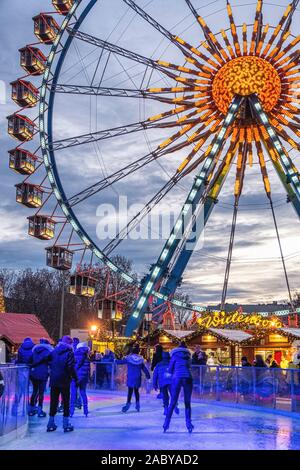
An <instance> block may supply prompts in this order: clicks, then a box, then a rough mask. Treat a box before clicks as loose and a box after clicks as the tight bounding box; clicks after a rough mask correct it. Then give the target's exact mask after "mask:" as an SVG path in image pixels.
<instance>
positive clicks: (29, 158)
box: [8, 148, 37, 175]
mask: <svg viewBox="0 0 300 470" xmlns="http://www.w3.org/2000/svg"><path fill="white" fill-rule="evenodd" d="M8 153H9V168H11V169H12V170H14V171H16V172H17V173H20V174H21V175H31V174H32V173H34V171H35V166H36V161H37V157H36V156H35V155H33V153H31V152H28V151H27V150H24V149H21V148H15V149H13V150H9V152H8Z"/></svg>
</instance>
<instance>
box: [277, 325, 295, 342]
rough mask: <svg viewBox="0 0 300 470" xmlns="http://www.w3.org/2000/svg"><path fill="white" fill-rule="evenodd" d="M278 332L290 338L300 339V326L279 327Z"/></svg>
mask: <svg viewBox="0 0 300 470" xmlns="http://www.w3.org/2000/svg"><path fill="white" fill-rule="evenodd" d="M278 333H279V334H282V335H283V336H287V337H289V338H290V339H295V340H300V328H279V329H278Z"/></svg>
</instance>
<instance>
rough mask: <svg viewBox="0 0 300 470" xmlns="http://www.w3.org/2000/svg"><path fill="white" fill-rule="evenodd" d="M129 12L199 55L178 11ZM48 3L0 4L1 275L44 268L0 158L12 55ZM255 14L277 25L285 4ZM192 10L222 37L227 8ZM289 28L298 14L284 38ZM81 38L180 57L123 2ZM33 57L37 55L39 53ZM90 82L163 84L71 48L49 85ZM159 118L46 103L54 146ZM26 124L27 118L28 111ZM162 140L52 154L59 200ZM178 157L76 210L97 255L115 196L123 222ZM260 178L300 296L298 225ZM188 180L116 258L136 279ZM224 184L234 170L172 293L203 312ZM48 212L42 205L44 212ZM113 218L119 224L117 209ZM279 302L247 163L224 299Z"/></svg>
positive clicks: (270, 247) (227, 192) (194, 30)
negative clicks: (127, 262) (186, 296)
mask: <svg viewBox="0 0 300 470" xmlns="http://www.w3.org/2000/svg"><path fill="white" fill-rule="evenodd" d="M83 3H87V0H83ZM137 3H138V4H139V5H140V6H143V7H144V8H145V9H146V11H147V12H148V13H149V14H151V15H152V16H154V17H155V18H156V19H157V20H158V21H159V22H160V23H161V24H163V25H164V26H165V27H166V28H168V29H169V30H170V31H172V32H173V33H175V32H176V33H177V34H179V35H182V36H183V37H184V38H185V39H186V40H188V41H189V42H191V43H192V44H195V45H196V44H199V43H200V42H201V40H202V39H203V37H202V33H201V30H200V28H199V27H198V25H197V24H195V21H194V18H193V17H192V16H191V15H190V12H189V10H188V8H187V7H186V4H185V2H184V1H183V0H176V1H174V0H150V1H145V0H143V1H142V0H139V1H138V2H137ZM50 4H51V2H50V0H27V1H26V2H24V1H23V0H0V13H1V14H0V36H1V38H0V40H1V45H2V48H1V56H0V79H1V80H2V82H1V85H2V86H1V90H3V88H4V87H3V83H4V84H5V88H6V99H5V97H4V96H3V93H2V95H1V105H0V123H1V132H0V148H1V156H2V159H1V161H2V164H1V166H0V175H1V186H0V191H1V198H0V216H1V225H0V254H1V263H0V264H1V267H7V268H11V269H15V268H21V267H42V266H44V265H45V253H44V248H45V246H47V244H46V245H45V244H44V243H43V242H42V241H39V240H35V239H33V238H31V237H29V236H28V235H27V219H26V217H28V215H30V214H31V211H30V209H26V208H23V207H21V206H19V205H17V204H16V203H15V188H14V185H15V184H16V183H18V182H19V181H20V175H17V174H16V173H13V172H11V171H10V170H9V169H8V163H7V162H8V158H7V150H8V149H11V148H13V147H14V146H15V143H14V141H12V140H11V139H10V138H9V137H8V136H7V135H6V125H7V121H6V116H7V115H9V114H11V113H12V112H14V111H15V109H16V107H15V105H14V104H13V103H12V102H11V101H10V96H9V95H10V86H9V83H10V82H11V81H12V80H14V79H16V78H18V77H20V76H22V75H23V74H22V70H21V69H20V67H19V64H18V61H19V55H18V49H19V48H20V47H22V46H23V45H25V44H28V43H32V42H34V36H33V24H32V17H33V16H34V15H36V14H37V13H39V12H40V11H51V6H50ZM264 4H265V16H264V22H265V23H267V22H269V23H270V24H271V25H276V24H277V22H278V20H279V18H280V17H281V15H282V13H283V11H284V8H285V7H286V5H287V4H288V1H275V2H267V1H265V2H264ZM194 5H195V7H196V8H197V9H198V11H199V12H200V13H201V14H202V15H203V16H204V18H205V19H206V21H207V23H209V24H210V25H211V27H212V29H213V31H214V32H218V31H219V29H220V28H221V27H224V21H227V20H226V14H225V13H226V10H225V5H226V2H225V0H217V1H202V0H201V1H200V0H194ZM232 6H233V11H234V14H235V17H236V22H237V23H238V24H241V23H243V22H246V23H248V24H251V23H252V22H253V15H254V12H255V2H251V1H250V2H249V0H248V1H245V0H243V1H238V2H237V1H233V2H232ZM57 20H58V21H60V20H61V18H59V17H58V18H57ZM299 20H300V18H299V12H297V13H296V16H295V23H294V28H293V29H294V30H295V24H299ZM226 27H228V25H226ZM81 30H82V31H84V32H87V33H89V34H92V35H94V36H97V37H99V38H101V39H104V40H108V41H110V42H111V43H114V44H119V45H120V46H123V47H125V48H127V49H130V50H133V51H135V52H137V53H139V54H142V55H144V56H147V57H152V58H155V59H158V58H161V59H163V60H168V61H170V62H174V63H178V64H180V65H183V64H182V62H181V60H182V59H181V57H180V53H178V50H177V49H176V48H175V47H173V46H172V45H170V44H169V43H168V41H167V40H166V39H164V38H163V37H162V36H161V35H160V34H159V33H158V32H157V31H155V30H154V29H153V28H152V27H151V26H149V25H148V24H147V23H145V22H144V21H143V20H142V19H141V18H140V17H138V16H137V15H136V14H135V13H134V12H132V10H131V9H129V8H128V6H127V5H126V4H124V2H123V1H122V0H103V1H100V0H99V1H98V3H97V5H96V6H95V7H94V10H93V12H92V13H91V14H90V15H89V17H88V18H87V20H86V21H85V23H84V24H83V25H82V27H81ZM296 33H297V31H296V32H295V34H296ZM43 50H44V52H45V53H46V52H47V49H46V48H44V49H43ZM99 59H100V60H99ZM97 64H98V66H97ZM100 81H101V83H102V86H107V87H122V88H129V89H137V88H142V87H143V86H144V87H145V86H146V84H147V83H148V84H151V85H152V86H168V85H169V86H170V85H171V84H172V83H171V82H170V80H169V79H166V78H165V77H162V76H161V74H159V73H157V72H154V73H152V74H151V73H150V71H149V70H148V71H147V72H146V74H145V67H144V66H143V65H140V64H136V63H134V62H132V61H129V60H127V59H124V58H120V57H117V56H113V55H112V56H108V54H107V53H103V54H102V55H101V50H100V49H99V48H95V47H94V46H90V45H87V44H85V43H83V42H81V41H78V40H76V41H74V43H73V45H72V47H71V49H70V51H69V54H68V56H67V58H66V61H65V64H64V66H63V69H62V72H61V76H60V80H59V82H60V83H63V84H76V85H87V84H90V83H91V82H93V84H95V85H97V84H99V83H100ZM34 82H35V84H37V85H38V84H39V79H34ZM166 110H168V105H164V104H161V103H156V102H149V101H147V102H144V101H142V100H136V99H127V98H126V99H125V98H107V97H101V98H100V97H98V98H95V97H93V98H90V97H87V96H74V95H59V96H57V98H56V101H55V113H54V140H60V139H64V138H66V137H72V136H76V135H81V134H85V133H89V132H95V131H96V130H103V129H108V128H112V127H116V126H123V125H128V124H130V123H135V122H139V121H142V120H144V119H147V118H148V117H149V116H151V115H155V114H157V113H160V112H162V111H166ZM28 114H29V115H30V116H32V117H35V111H34V110H33V111H30V112H29V113H28ZM169 135H170V130H168V129H167V130H165V129H164V130H159V131H158V130H149V131H147V132H139V133H134V134H131V135H128V136H122V137H118V138H115V139H109V140H106V141H101V142H98V143H97V144H88V145H84V146H79V147H72V148H67V149H65V150H62V151H59V152H57V155H56V160H57V165H58V169H59V172H60V176H61V179H62V182H63V185H64V188H65V191H66V194H67V195H68V196H71V195H74V194H76V193H77V192H79V191H81V190H83V189H85V188H86V187H88V186H90V185H91V184H93V183H95V182H97V181H99V180H101V179H102V178H103V177H105V176H107V175H109V174H111V173H113V172H114V171H117V170H118V169H120V168H122V167H124V166H126V165H127V164H129V163H130V162H132V161H134V160H136V159H137V158H139V157H141V156H143V155H146V154H147V153H149V151H153V150H154V149H155V148H156V147H157V145H158V144H159V143H160V142H161V141H162V140H164V139H165V138H166V137H168V136H169ZM30 146H31V147H30ZM37 146H38V143H37V141H36V142H34V143H30V144H28V148H31V149H34V148H36V147H37ZM185 152H186V150H182V151H180V152H177V153H176V154H173V155H172V156H168V157H163V158H162V159H161V160H160V161H159V162H156V163H153V164H150V165H148V166H147V167H145V168H143V169H142V170H140V171H139V172H137V173H135V174H133V175H131V176H130V177H129V178H126V179H124V180H122V181H120V182H119V183H117V184H115V185H114V186H113V187H112V188H109V189H107V190H105V191H102V192H101V193H98V194H97V195H95V196H94V197H93V198H91V199H88V200H87V201H85V202H84V203H82V204H79V205H78V206H76V214H77V216H78V218H79V220H80V221H81V222H82V224H83V225H84V226H85V228H86V230H87V231H88V233H89V234H90V235H91V237H92V238H93V239H94V240H95V241H97V243H99V246H100V247H104V246H105V245H106V244H107V243H108V240H101V239H99V238H101V236H100V235H101V232H103V228H105V227H107V224H108V226H109V229H110V230H112V228H113V227H114V226H113V220H114V217H113V215H114V210H113V209H114V208H115V211H117V209H118V207H119V204H120V197H123V198H124V197H126V198H127V203H128V206H129V207H130V211H132V213H135V212H136V211H138V210H139V208H140V207H143V205H144V204H145V203H146V202H147V201H149V200H150V199H151V197H152V196H153V195H154V194H155V193H156V192H157V191H159V189H160V188H162V187H163V186H164V184H165V183H166V182H167V181H168V180H169V178H170V177H171V176H172V174H173V173H174V171H175V169H176V167H177V165H178V163H179V162H180V161H182V159H183V158H184V156H185ZM292 157H293V158H294V157H295V162H297V158H298V157H297V155H296V154H292ZM268 169H269V176H270V180H271V183H272V194H273V200H274V204H275V207H276V214H277V219H278V225H279V230H280V235H281V240H282V245H283V250H284V254H285V256H286V264H287V269H288V273H289V278H290V282H291V286H292V289H293V290H296V289H299V288H300V286H299V261H300V247H299V240H300V238H299V236H300V224H299V220H298V217H297V215H296V214H295V212H294V210H293V207H292V205H291V204H287V203H286V195H285V193H284V190H283V188H282V186H281V184H280V182H279V181H278V178H277V175H276V174H275V171H274V169H273V168H272V166H271V165H270V164H269V166H268ZM193 176H194V175H191V176H189V177H187V178H186V179H185V180H183V181H182V182H181V183H180V184H179V185H177V186H176V187H175V188H174V189H173V190H172V191H171V192H170V193H169V194H168V196H167V197H166V198H164V199H163V201H162V202H161V203H160V204H159V205H158V206H157V208H156V210H155V217H153V220H152V219H151V220H149V219H145V220H144V221H143V223H142V225H141V227H140V228H139V230H140V232H142V233H143V234H145V231H147V229H148V226H149V224H150V225H151V234H152V236H151V238H152V239H151V240H149V239H148V240H140V239H139V238H140V237H139V236H138V233H136V234H135V235H136V236H135V238H138V239H134V240H132V239H131V240H127V241H124V242H123V243H122V245H121V246H120V248H119V249H118V250H117V252H119V253H122V254H125V255H126V256H128V257H129V258H131V259H132V260H133V261H134V266H135V269H136V270H137V271H138V272H139V273H140V274H141V275H142V274H143V273H145V272H146V271H147V269H148V268H149V266H150V265H151V263H153V262H155V260H156V258H157V256H158V255H159V253H160V250H161V247H162V244H163V240H159V239H157V238H159V237H158V235H159V232H161V227H159V226H158V225H157V224H156V223H155V222H156V221H157V220H158V218H159V217H161V218H162V219H163V223H164V224H165V225H164V227H163V228H164V231H166V227H167V226H168V223H169V224H170V223H171V222H172V218H174V216H176V214H177V213H178V211H179V209H180V207H181V205H182V204H183V202H184V200H185V198H186V196H187V193H188V191H189V188H190V187H191V184H192V181H193ZM234 176H235V171H234V168H233V170H232V172H231V174H230V176H229V178H228V180H227V181H226V183H225V185H224V188H223V191H222V195H221V196H220V198H219V203H218V204H217V205H216V207H215V209H214V212H213V214H212V216H211V218H210V221H209V223H208V225H207V227H206V229H205V234H204V239H203V243H202V245H201V247H199V248H198V249H197V251H196V252H195V253H194V254H193V256H192V258H191V262H190V264H189V266H188V268H187V270H186V272H185V276H184V282H183V286H182V288H181V290H182V291H184V292H189V293H190V294H191V298H192V300H194V301H196V302H199V303H204V304H207V303H209V304H211V303H216V302H219V300H220V296H221V292H222V284H223V278H224V270H225V264H226V257H227V251H228V242H229V235H230V230H231V219H232V210H233V207H232V204H233V196H232V192H233V182H234ZM35 178H37V180H36V181H41V180H42V178H43V173H42V172H40V173H39V174H38V175H36V176H35ZM49 204H50V206H51V201H50V203H49ZM104 204H105V205H106V206H104ZM50 206H49V210H50V209H51V207H50ZM108 209H109V212H108V213H107V210H108ZM103 214H105V217H103ZM162 216H164V217H162ZM120 219H121V221H124V220H125V213H124V208H123V209H122V210H121V213H120ZM102 238H103V237H102ZM286 298H287V292H286V285H285V282H284V276H283V270H282V265H281V261H280V258H279V248H278V243H277V240H276V233H275V230H274V225H273V222H272V217H271V212H270V206H269V204H268V200H267V198H266V196H265V194H264V189H263V185H262V181H261V174H260V169H259V167H258V165H257V164H255V165H253V167H252V168H247V172H246V181H245V186H244V191H243V196H242V199H241V207H240V212H239V214H238V227H237V232H236V239H235V248H234V254H233V263H232V270H231V276H230V285H229V292H228V300H229V301H232V302H233V301H236V302H238V303H244V302H247V303H249V302H251V303H257V302H262V301H272V300H282V299H286Z"/></svg>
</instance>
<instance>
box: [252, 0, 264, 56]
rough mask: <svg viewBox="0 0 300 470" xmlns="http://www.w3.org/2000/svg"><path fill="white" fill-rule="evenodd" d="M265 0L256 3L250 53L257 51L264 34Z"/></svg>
mask: <svg viewBox="0 0 300 470" xmlns="http://www.w3.org/2000/svg"><path fill="white" fill-rule="evenodd" d="M262 9H263V0H258V1H257V5H256V12H255V20H254V26H253V32H252V38H251V44H250V55H253V54H255V53H256V50H257V46H258V44H259V41H260V39H261V36H262V27H263V13H262Z"/></svg>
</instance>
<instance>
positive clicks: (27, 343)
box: [12, 337, 34, 415]
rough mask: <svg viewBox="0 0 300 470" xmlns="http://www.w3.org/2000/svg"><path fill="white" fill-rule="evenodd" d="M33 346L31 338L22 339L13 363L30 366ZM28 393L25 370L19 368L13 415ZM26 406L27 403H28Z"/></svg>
mask: <svg viewBox="0 0 300 470" xmlns="http://www.w3.org/2000/svg"><path fill="white" fill-rule="evenodd" d="M33 347H34V342H33V341H32V339H31V338H29V337H27V338H25V339H24V341H23V343H22V344H21V346H20V347H19V350H18V353H17V359H16V361H15V364H18V365H24V366H27V367H29V368H30V366H31V362H32V349H33ZM27 393H28V381H27V371H26V370H25V368H24V369H21V370H20V371H19V373H18V386H17V388H16V393H15V399H14V404H13V407H12V412H13V414H14V415H17V413H18V406H19V404H20V403H21V401H22V397H23V396H24V395H25V394H27ZM28 406H30V405H29V403H28Z"/></svg>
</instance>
